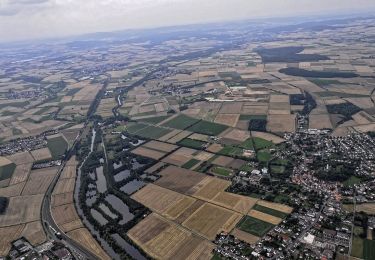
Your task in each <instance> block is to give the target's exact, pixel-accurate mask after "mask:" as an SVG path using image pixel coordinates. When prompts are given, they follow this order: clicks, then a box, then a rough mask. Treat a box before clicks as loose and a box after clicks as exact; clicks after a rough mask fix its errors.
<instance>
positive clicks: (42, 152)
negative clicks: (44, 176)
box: [31, 148, 52, 161]
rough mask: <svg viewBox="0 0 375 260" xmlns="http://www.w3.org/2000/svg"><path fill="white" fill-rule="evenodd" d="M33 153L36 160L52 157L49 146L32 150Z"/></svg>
mask: <svg viewBox="0 0 375 260" xmlns="http://www.w3.org/2000/svg"><path fill="white" fill-rule="evenodd" d="M31 155H32V156H33V157H34V159H35V161H44V160H50V159H52V155H51V152H50V151H49V149H48V148H42V149H38V150H34V151H31Z"/></svg>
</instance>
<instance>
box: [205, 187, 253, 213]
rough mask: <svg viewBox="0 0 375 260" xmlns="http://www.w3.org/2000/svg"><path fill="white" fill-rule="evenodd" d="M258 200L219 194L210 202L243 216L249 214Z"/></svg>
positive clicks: (227, 193)
mask: <svg viewBox="0 0 375 260" xmlns="http://www.w3.org/2000/svg"><path fill="white" fill-rule="evenodd" d="M257 201H258V199H255V198H251V197H247V196H242V195H237V194H234V193H229V192H220V193H218V194H217V195H216V196H215V197H214V198H213V199H212V200H211V201H210V202H211V203H214V204H216V205H219V206H222V207H226V208H228V209H231V210H233V211H236V212H239V213H241V214H247V212H249V210H250V209H251V208H252V207H253V206H254V205H255V203H256V202H257Z"/></svg>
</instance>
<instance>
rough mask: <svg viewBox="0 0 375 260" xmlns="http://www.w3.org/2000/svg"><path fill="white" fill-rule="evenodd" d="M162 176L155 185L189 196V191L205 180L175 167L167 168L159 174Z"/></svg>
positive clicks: (197, 174) (202, 176)
mask: <svg viewBox="0 0 375 260" xmlns="http://www.w3.org/2000/svg"><path fill="white" fill-rule="evenodd" d="M160 175H161V176H162V177H161V178H160V179H159V180H157V181H156V182H155V184H156V185H159V186H161V187H164V188H167V189H171V190H173V191H176V192H179V193H183V194H188V195H189V194H190V192H189V190H190V189H191V188H193V187H194V186H195V185H197V184H198V183H199V182H201V181H202V180H203V179H205V178H206V176H205V175H203V174H200V173H197V172H194V171H190V170H187V169H183V168H178V167H175V166H169V167H167V168H165V169H164V170H162V171H161V172H160Z"/></svg>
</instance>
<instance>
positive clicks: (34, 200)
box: [0, 194, 43, 227]
mask: <svg viewBox="0 0 375 260" xmlns="http://www.w3.org/2000/svg"><path fill="white" fill-rule="evenodd" d="M42 201H43V194H39V195H31V196H30V195H28V196H18V197H12V198H10V199H9V206H8V209H7V211H6V213H5V214H3V215H0V226H2V227H3V226H12V225H17V224H23V223H27V222H33V221H36V220H39V219H40V208H41V206H42Z"/></svg>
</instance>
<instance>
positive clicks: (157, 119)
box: [139, 116, 170, 125]
mask: <svg viewBox="0 0 375 260" xmlns="http://www.w3.org/2000/svg"><path fill="white" fill-rule="evenodd" d="M168 117H170V116H156V117H150V118H144V119H139V121H140V122H145V123H149V124H154V125H156V124H158V123H160V122H162V121H164V120H165V119H167V118H168Z"/></svg>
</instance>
